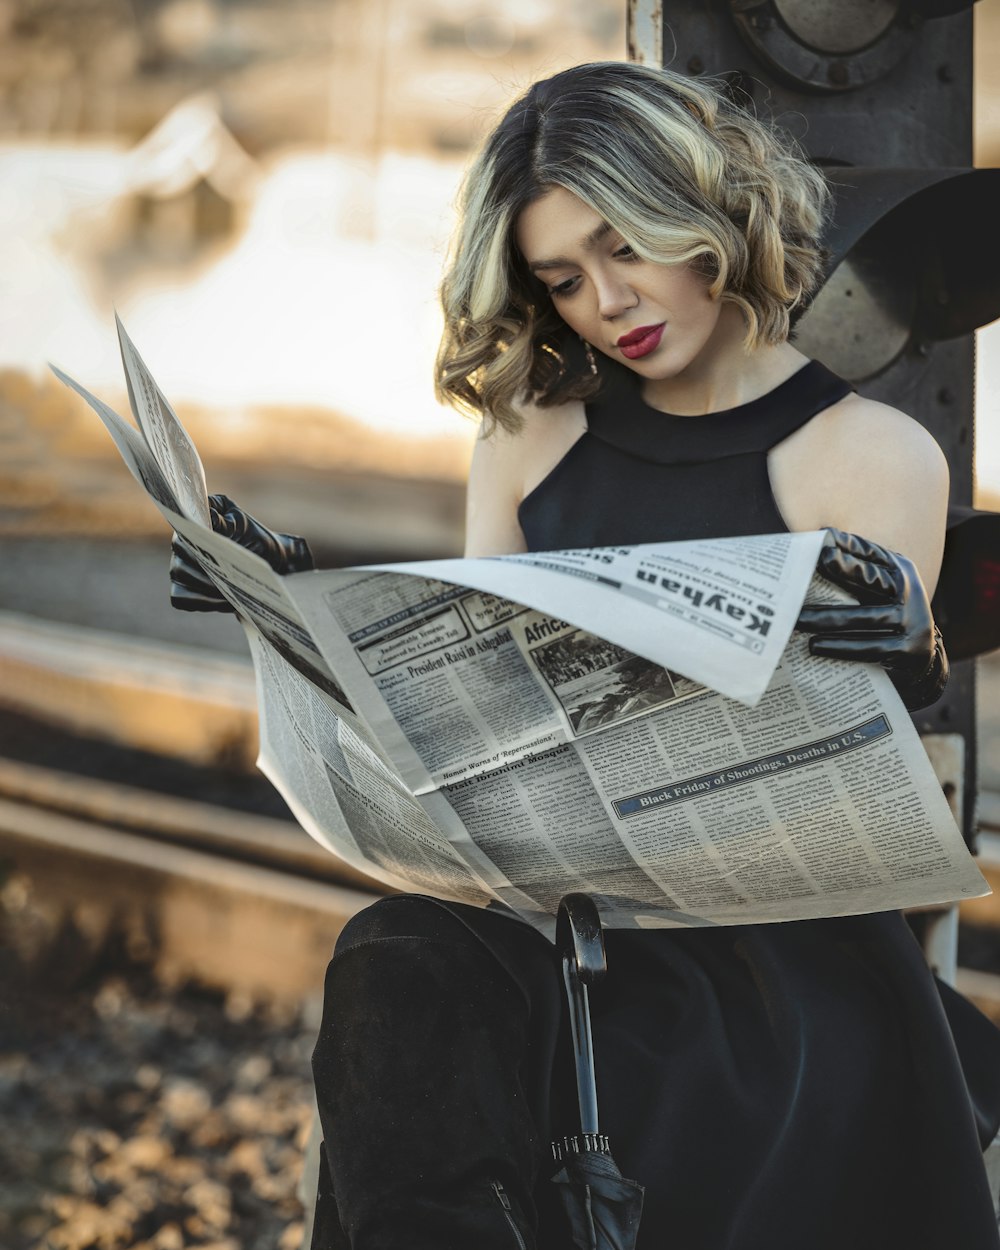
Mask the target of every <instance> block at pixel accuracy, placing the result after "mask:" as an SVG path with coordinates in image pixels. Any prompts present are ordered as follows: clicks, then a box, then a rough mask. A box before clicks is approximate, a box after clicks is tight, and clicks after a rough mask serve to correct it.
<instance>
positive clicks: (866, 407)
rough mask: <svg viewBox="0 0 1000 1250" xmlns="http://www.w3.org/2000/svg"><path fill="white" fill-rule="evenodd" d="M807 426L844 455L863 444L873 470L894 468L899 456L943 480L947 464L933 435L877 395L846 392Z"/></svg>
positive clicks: (832, 449) (899, 459) (897, 466)
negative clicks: (866, 395) (873, 396)
mask: <svg viewBox="0 0 1000 1250" xmlns="http://www.w3.org/2000/svg"><path fill="white" fill-rule="evenodd" d="M811 427H815V433H816V437H817V438H818V439H819V440H821V441H823V442H825V443H826V445H827V448H828V449H829V450H830V451H832V452H837V453H839V454H841V455H844V456H850V455H851V454H852V452H853V454H854V457H855V459H857V452H858V448H859V447H864V449H865V454H866V458H868V459H869V460H870V461H871V469H872V471H874V472H881V471H883V470H884V469H885V468H886V467H889V468H893V467H895V468H896V469H897V470H898V469H899V468H900V467H901V465H900V461H901V460H903V461H904V462H905V465H906V467H908V468H910V469H912V470H914V471H917V472H920V471H923V472H926V473H928V474H930V475H931V476H934V477H943V480H944V481H945V482H946V483H947V477H948V464H947V461H946V460H945V457H944V453H943V452H942V450H941V448H940V447H939V446H938V444H937V442H936V441H935V439H934V437H933V435H931V434H930V433H929V432H928V431H927V430H926V429H924V427H923V426H922V425H921V424H920V422H919V421H915V420H914V419H913V417H910V416H907V414H906V413H905V412H900V410H899V409H898V408H893V407H892V406H891V405H889V404H883V403H880V402H879V401H878V400H877V399H866V398H864V397H863V396H861V395H848V396H847V397H846V398H845V399H843V400H841V401H840V403H838V404H833V405H832V406H831V407H830V408H827V409H826V411H825V412H821V413H820V414H819V415H818V416H817V417H816V418H815V420H813V421H811V422H810V423H809V426H807V427H806V428H807V429H809V428H811Z"/></svg>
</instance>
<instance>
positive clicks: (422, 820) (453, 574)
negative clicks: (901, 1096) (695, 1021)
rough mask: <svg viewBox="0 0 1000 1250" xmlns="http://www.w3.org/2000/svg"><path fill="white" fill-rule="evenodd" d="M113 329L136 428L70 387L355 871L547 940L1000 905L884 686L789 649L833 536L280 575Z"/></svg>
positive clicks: (276, 760) (822, 597) (862, 670)
mask: <svg viewBox="0 0 1000 1250" xmlns="http://www.w3.org/2000/svg"><path fill="white" fill-rule="evenodd" d="M118 330H119V340H120V343H121V348H122V357H123V361H124V364H125V370H126V376H127V377H128V379H129V399H130V403H131V406H132V411H133V415H134V416H135V419H136V426H134V425H132V424H131V423H130V422H127V421H125V420H123V419H122V418H121V417H119V416H118V415H117V414H115V413H114V412H113V411H112V410H111V409H109V408H108V407H107V406H106V405H105V404H103V403H102V402H101V401H100V400H98V399H96V398H95V397H94V396H92V395H91V394H90V393H89V392H87V391H86V390H85V389H84V388H83V387H81V386H79V385H78V384H77V383H75V382H74V381H72V379H70V378H68V377H66V375H65V374H62V373H61V372H59V371H58V370H56V373H57V375H58V376H59V377H60V378H61V379H62V380H63V381H64V382H66V383H67V385H69V386H71V387H73V388H74V389H75V390H76V391H77V392H78V393H79V394H80V395H81V396H82V397H83V398H84V399H86V401H87V402H88V403H89V404H90V405H91V407H92V408H93V409H94V410H95V411H96V412H97V414H98V416H100V417H101V419H102V421H103V422H104V423H105V425H106V426H107V428H108V429H109V431H110V433H111V435H112V437H113V438H114V440H115V442H116V444H117V446H118V448H119V450H120V451H121V453H122V456H123V458H124V459H125V462H126V464H127V465H128V467H129V468H130V470H131V471H132V473H133V474H134V475H135V477H136V478H137V480H138V481H139V482H140V484H141V485H142V486H143V488H144V489H145V490H146V492H147V493H148V494H149V496H150V498H151V499H152V500H153V502H154V503H155V504H156V506H157V507H158V508H159V510H160V511H161V513H162V514H163V515H164V517H165V518H166V520H167V521H168V522H169V523H170V524H171V525H172V526H173V527H174V529H175V530H176V531H177V532H178V534H179V535H181V537H182V539H183V540H184V541H185V542H186V544H187V545H188V546H189V547H190V549H191V550H192V553H193V554H194V555H195V557H196V558H197V559H198V560H199V561H200V563H201V565H202V566H203V567H204V568H205V570H206V572H207V573H208V574H209V576H210V577H211V578H212V580H213V581H214V582H215V584H216V585H217V587H218V589H219V591H220V593H222V594H223V595H224V596H225V597H226V598H227V599H228V600H229V601H230V603H231V604H232V605H233V607H234V608H235V609H236V611H237V613H238V614H239V616H240V618H241V619H242V621H243V623H244V626H245V629H246V632H247V637H248V640H249V645H250V653H251V656H252V659H253V664H254V669H255V674H256V681H257V695H258V704H259V711H260V741H261V746H260V757H259V761H258V763H259V766H260V768H261V769H262V770H263V771H264V773H265V774H266V775H267V776H268V777H269V778H270V779H271V781H272V782H273V783H274V784H275V786H276V787H277V788H278V789H279V791H280V792H281V793H282V795H283V796H284V798H285V799H286V800H287V802H288V804H289V806H290V808H291V810H292V811H293V813H294V814H295V816H296V817H297V819H298V820H299V821H300V822H301V824H302V825H303V827H304V828H305V829H306V830H307V831H308V832H309V833H310V834H311V835H312V836H313V837H314V838H315V839H316V840H317V841H318V842H320V843H321V844H322V845H323V846H325V847H327V848H328V849H329V850H330V851H332V852H333V853H334V854H336V855H338V856H340V857H341V858H342V859H343V860H345V861H346V862H347V863H349V864H351V865H353V866H355V867H357V868H361V869H363V870H364V871H365V872H367V873H368V874H370V875H372V876H374V877H376V878H377V879H379V880H381V881H383V882H385V883H386V884H387V885H389V886H391V887H395V888H399V889H406V890H417V891H419V892H422V893H427V894H431V895H434V896H437V897H442V898H447V899H452V900H457V901H461V902H466V903H472V904H477V905H480V906H487V905H488V906H493V907H495V908H499V909H500V910H501V911H502V912H505V913H506V914H509V915H511V916H512V917H513V918H517V917H520V918H521V919H523V920H527V921H528V922H530V923H532V924H534V925H536V926H537V927H539V928H540V929H542V930H543V931H544V932H547V933H550V934H551V932H552V924H553V917H554V914H555V911H556V909H557V907H558V902H559V899H560V898H561V897H562V896H563V895H564V894H566V893H568V892H570V891H574V890H582V891H585V892H587V893H589V894H591V895H592V896H593V897H594V899H595V901H596V902H597V904H598V906H599V908H600V910H601V914H602V918H603V920H604V922H605V923H606V924H608V925H612V926H617V927H632V928H635V927H651V928H659V927H673V926H692V925H726V924H735V923H746V922H755V923H756V922H772V921H787V920H796V919H806V918H811V917H817V916H834V915H845V914H856V913H862V912H870V911H879V910H887V909H895V908H899V907H910V906H919V905H929V904H936V903H944V902H952V901H955V900H959V899H961V898H967V897H975V896H979V895H982V894H985V893H988V892H989V890H988V887H987V885H986V882H985V880H984V879H983V877H982V875H981V874H980V873H979V871H978V869H977V868H976V866H975V864H974V862H973V860H972V858H971V856H970V855H969V853H968V850H967V849H966V847H965V845H964V842H963V841H962V837H961V834H960V833H959V830H958V829H957V827H956V825H955V822H954V820H953V818H952V815H951V812H950V810H949V807H948V804H947V802H946V801H945V798H944V796H943V794H942V792H941V788H940V786H939V784H938V782H937V779H936V778H935V776H934V773H933V771H932V769H931V767H930V765H929V763H928V760H927V757H926V754H925V752H924V750H923V747H922V746H921V743H920V740H919V737H918V736H917V734H916V732H915V730H914V729H913V726H912V723H911V721H910V718H909V716H908V714H907V712H906V710H905V708H904V707H903V705H902V702H901V701H900V699H899V697H898V695H897V694H896V692H895V691H894V689H893V687H892V684H891V682H890V681H889V679H888V677H887V676H886V674H885V673H884V672H883V671H882V669H881V668H879V667H878V666H876V665H862V664H853V663H845V662H843V661H835V660H826V659H821V658H817V657H813V656H811V655H810V654H809V651H808V646H807V640H806V639H805V638H804V637H803V636H801V635H798V634H795V633H794V632H793V631H794V624H795V620H796V618H797V616H798V612H799V610H800V608H801V605H802V603H803V601H804V600H805V599H806V598H807V597H808V599H809V601H810V602H830V601H833V600H836V599H837V598H840V597H842V594H841V592H840V591H838V590H836V589H835V588H834V587H833V586H832V585H830V583H828V582H826V581H824V580H823V579H821V578H818V577H816V576H815V575H814V570H815V566H816V560H817V556H818V553H819V549H820V546H821V544H822V541H823V534H822V533H821V532H817V533H808V534H771V535H759V536H754V537H749V538H738V539H724V540H719V539H713V540H705V541H691V542H675V543H660V544H644V545H638V546H632V547H618V548H600V549H587V550H579V551H561V552H542V553H532V554H519V555H514V556H504V557H494V558H488V559H463V560H437V561H425V562H419V563H410V564H396V565H383V566H376V567H368V568H354V569H337V570H325V571H316V572H309V573H297V574H291V575H288V576H285V577H280V576H278V575H277V574H276V573H275V572H274V571H273V570H272V569H271V567H270V566H269V565H268V564H267V563H266V562H265V561H264V560H263V559H261V558H259V557H258V556H255V555H253V554H252V553H251V552H248V551H246V550H245V549H244V548H242V547H240V546H238V545H237V544H236V543H234V542H232V541H230V540H228V539H226V538H224V537H222V536H220V535H218V534H216V533H214V532H213V531H212V530H211V528H210V526H209V523H208V522H209V510H208V504H207V497H206V493H205V485H204V483H205V477H204V471H203V468H202V465H201V462H200V460H199V458H198V455H197V452H196V450H195V448H194V446H193V444H192V443H191V441H190V439H189V438H188V437H187V435H186V434H185V432H184V430H183V428H182V427H181V425H180V422H179V421H178V420H177V417H176V414H175V413H174V412H173V410H172V409H171V408H170V406H169V404H168V403H167V401H166V400H165V398H164V397H163V396H162V394H161V393H160V391H159V388H158V387H157V385H156V383H155V381H154V380H153V379H152V376H151V375H150V373H149V371H148V370H147V369H146V367H145V365H144V364H143V363H142V361H141V359H140V357H139V355H138V353H137V352H136V350H135V348H134V346H133V345H132V343H131V342H130V340H129V339H128V336H127V335H126V333H125V331H124V329H123V328H122V326H121V324H120V323H119V327H118ZM137 427H138V428H137Z"/></svg>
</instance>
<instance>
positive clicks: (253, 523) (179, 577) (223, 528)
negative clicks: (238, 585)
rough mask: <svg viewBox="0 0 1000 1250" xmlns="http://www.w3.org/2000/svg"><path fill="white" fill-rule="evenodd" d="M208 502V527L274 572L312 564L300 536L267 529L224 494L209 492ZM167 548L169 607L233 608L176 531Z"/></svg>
mask: <svg viewBox="0 0 1000 1250" xmlns="http://www.w3.org/2000/svg"><path fill="white" fill-rule="evenodd" d="M208 505H209V512H210V514H211V517H212V529H213V530H215V532H216V533H217V534H223V535H224V536H225V537H226V538H231V539H232V540H233V541H234V542H236V543H239V545H240V546H241V547H245V548H246V549H247V551H252V552H253V553H254V554H255V555H258V556H261V557H263V559H265V560H266V561H267V562H268V564H270V566H271V568H272V569H274V571H275V572H276V573H302V572H305V571H307V570H309V569H311V568H312V567H313V558H312V552H311V551H310V550H309V544H308V543H307V542H306V540H305V539H304V538H299V537H298V536H297V535H295V534H278V533H275V532H274V530H269V529H268V528H267V527H266V526H264V525H261V523H260V522H259V521H258V520H256V519H255V518H254V517H252V516H250V514H249V513H248V512H244V511H243V509H242V508H240V507H239V506H238V505H237V504H235V503H233V501H232V500H231V499H230V498H228V496H226V495H209V497H208ZM170 550H171V560H170V603H171V605H172V606H173V607H175V608H179V609H181V611H184V612H232V611H233V610H234V609H233V607H232V605H231V604H230V603H229V601H228V600H227V599H225V598H223V596H222V595H220V594H219V592H218V590H216V588H215V585H214V583H213V582H212V581H211V579H210V578H209V577H208V576H207V574H206V573H205V571H204V569H203V568H202V565H201V564H200V563H199V562H198V561H197V560H196V559H195V557H194V556H193V554H192V553H191V550H190V548H189V547H188V546H187V544H186V543H185V542H184V540H183V539H182V538H180V536H179V535H177V534H174V536H173V541H172V542H171V544H170Z"/></svg>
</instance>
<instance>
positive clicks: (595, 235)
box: [528, 221, 614, 273]
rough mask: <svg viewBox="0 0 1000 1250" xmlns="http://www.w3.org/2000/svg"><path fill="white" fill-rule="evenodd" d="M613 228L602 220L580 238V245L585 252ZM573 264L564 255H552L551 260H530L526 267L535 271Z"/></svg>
mask: <svg viewBox="0 0 1000 1250" xmlns="http://www.w3.org/2000/svg"><path fill="white" fill-rule="evenodd" d="M613 229H614V227H613V226H611V225H609V223H608V222H606V221H602V222H601V224H600V225H599V226H598V227H597V228H596V229H594V230H591V232H590V234H588V235H587V237H586V238H585V239H582V240H581V242H580V247H581V248H582V249H583V250H584V251H585V252H589V251H590V250H591V249H592V248H594V247H596V246H597V244H598V243H600V241H601V239H603V238H604V236H605V235H606V234H610V233H611V231H612V230H613ZM574 264H576V262H575V261H573V260H570V259H569V258H568V257H566V256H553V257H552V259H551V260H535V261H532V262H531V264H530V265H529V266H528V268H529V269H530V270H531V272H532V273H537V272H538V270H539V269H561V268H563V266H565V265H574Z"/></svg>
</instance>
